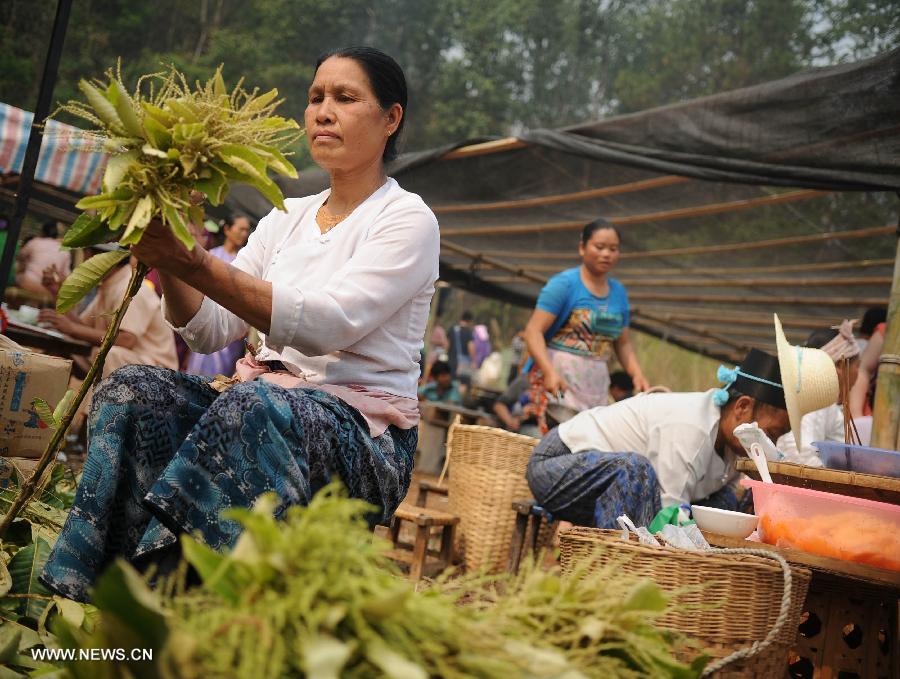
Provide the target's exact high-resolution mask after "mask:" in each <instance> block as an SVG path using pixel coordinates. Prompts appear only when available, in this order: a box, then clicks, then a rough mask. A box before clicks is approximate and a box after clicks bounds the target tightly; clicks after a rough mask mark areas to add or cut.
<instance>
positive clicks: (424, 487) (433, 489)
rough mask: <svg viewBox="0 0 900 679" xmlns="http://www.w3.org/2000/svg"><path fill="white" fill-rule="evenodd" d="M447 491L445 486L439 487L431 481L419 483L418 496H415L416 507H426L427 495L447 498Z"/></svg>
mask: <svg viewBox="0 0 900 679" xmlns="http://www.w3.org/2000/svg"><path fill="white" fill-rule="evenodd" d="M447 491H448V487H447V486H439V485H438V484H436V483H434V482H432V481H419V494H418V495H417V496H416V506H417V507H427V506H428V494H429V493H433V494H435V495H441V496H443V497H447Z"/></svg>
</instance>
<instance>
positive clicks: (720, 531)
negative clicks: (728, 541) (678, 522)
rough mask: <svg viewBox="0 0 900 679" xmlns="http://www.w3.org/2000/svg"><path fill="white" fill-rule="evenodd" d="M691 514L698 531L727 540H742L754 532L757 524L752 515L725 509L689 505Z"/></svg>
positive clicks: (755, 517) (756, 519)
mask: <svg viewBox="0 0 900 679" xmlns="http://www.w3.org/2000/svg"><path fill="white" fill-rule="evenodd" d="M691 514H692V515H693V517H694V521H696V522H697V525H698V526H699V527H700V530H705V531H708V532H710V533H715V534H716V535H724V536H726V537H729V538H739V539H744V538H745V537H747V536H748V535H750V533H752V532H753V531H754V530H756V525H757V524H758V523H759V517H758V516H753V514H743V513H741V512H730V511H728V510H727V509H714V508H713V507H701V506H699V505H691Z"/></svg>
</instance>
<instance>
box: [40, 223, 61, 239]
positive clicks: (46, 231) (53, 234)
mask: <svg viewBox="0 0 900 679" xmlns="http://www.w3.org/2000/svg"><path fill="white" fill-rule="evenodd" d="M41 235H42V236H43V237H44V238H59V224H58V223H57V222H56V221H55V220H54V221H52V222H44V223H43V224H41Z"/></svg>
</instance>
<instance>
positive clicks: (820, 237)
mask: <svg viewBox="0 0 900 679" xmlns="http://www.w3.org/2000/svg"><path fill="white" fill-rule="evenodd" d="M894 231H896V227H895V226H871V227H867V228H865V229H851V230H848V231H834V232H831V233H812V234H807V235H805V236H789V237H787V238H769V239H766V240H759V241H752V242H749V243H748V242H744V243H723V244H721V245H698V246H692V247H684V248H671V249H668V250H646V251H643V252H623V253H622V254H621V255H620V257H619V259H620V260H621V261H627V260H632V259H645V258H651V257H677V256H680V255H706V254H712V253H722V252H737V251H740V250H760V249H767V248H773V249H776V248H783V247H787V246H789V245H807V244H809V243H819V242H822V241H828V240H834V241H842V240H855V239H858V238H873V237H876V236H884V235H887V234H892V233H894ZM447 235H449V234H448V233H447V230H444V231H443V233H442V236H447ZM479 254H480V255H484V256H487V257H518V258H519V259H544V260H547V259H567V260H574V261H578V256H577V254H571V255H570V254H564V253H553V252H545V253H538V252H516V251H515V250H484V251H483V252H481V253H479Z"/></svg>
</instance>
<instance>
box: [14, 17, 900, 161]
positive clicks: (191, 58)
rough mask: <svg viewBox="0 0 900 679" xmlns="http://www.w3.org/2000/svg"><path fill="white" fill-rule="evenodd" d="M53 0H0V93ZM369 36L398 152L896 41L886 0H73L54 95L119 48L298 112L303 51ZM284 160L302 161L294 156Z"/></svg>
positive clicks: (18, 79) (141, 62)
mask: <svg viewBox="0 0 900 679" xmlns="http://www.w3.org/2000/svg"><path fill="white" fill-rule="evenodd" d="M55 6H56V2H55V0H4V1H3V2H0V101H3V102H5V103H9V104H12V105H14V106H19V107H21V108H25V109H30V108H32V107H33V106H34V102H35V101H36V100H37V88H38V84H39V81H40V73H41V69H42V66H43V59H44V56H45V53H46V46H47V40H48V37H49V34H50V26H51V23H52V20H53V14H54V11H55ZM359 43H368V44H374V45H377V46H378V47H381V48H382V49H384V50H386V51H387V52H388V53H390V54H392V55H393V56H395V57H396V58H397V60H398V61H399V62H400V63H401V65H402V66H403V67H404V69H405V71H406V73H407V76H408V79H409V86H410V95H411V96H410V101H411V104H410V111H409V113H410V117H409V126H408V128H407V131H406V133H405V134H406V144H405V148H406V149H407V150H417V149H423V148H432V147H435V146H439V145H442V144H446V143H451V142H459V141H461V140H464V139H471V138H477V137H481V136H489V135H499V136H505V135H509V134H515V133H516V132H517V131H520V130H521V129H523V128H535V127H562V126H566V125H571V124H575V123H579V122H584V121H587V120H592V119H597V118H600V117H602V116H606V115H613V114H617V113H626V112H631V111H636V110H641V109H646V108H651V107H654V106H660V105H663V104H668V103H673V102H677V101H681V100H684V99H689V98H692V97H697V96H702V95H706V94H713V93H715V92H720V91H723V90H727V89H733V88H737V87H745V86H749V85H754V84H758V83H761V82H764V81H767V80H771V79H774V78H778V77H782V76H785V75H787V74H789V73H792V72H794V71H796V70H798V69H801V68H804V67H808V66H812V65H823V64H827V63H835V62H837V61H842V60H849V59H858V58H863V57H866V56H870V55H872V54H875V53H877V52H879V51H883V50H885V49H889V48H891V47H893V46H895V45H897V44H898V43H900V3H898V2H896V0H494V1H493V2H485V1H484V0H443V1H441V2H438V1H436V0H341V1H340V2H335V3H321V2H316V1H314V0H198V1H197V2H190V3H186V2H180V1H179V0H157V1H156V2H152V3H149V2H147V3H135V2H129V1H128V0H74V4H73V10H72V16H71V19H70V27H69V32H68V37H67V39H66V45H65V52H64V55H63V60H62V64H61V66H60V73H59V79H58V84H57V87H56V91H55V93H54V94H55V98H56V99H57V100H66V99H69V98H71V97H73V96H75V95H76V93H77V90H76V87H77V82H78V80H79V79H80V78H82V77H87V76H95V75H99V74H100V72H101V71H102V70H103V68H105V67H106V66H107V65H108V64H109V63H112V62H113V61H114V60H115V59H116V57H119V56H121V57H122V59H123V65H124V69H125V76H126V79H128V78H130V77H132V76H133V75H135V74H136V73H142V72H147V71H150V70H153V69H154V68H156V67H157V66H158V64H159V63H160V62H161V61H162V62H171V63H174V64H175V65H176V66H177V67H178V69H179V70H181V71H183V72H185V73H186V74H187V75H188V76H189V77H192V78H198V79H204V80H205V79H206V78H207V77H209V75H210V74H211V72H212V70H213V69H214V68H215V67H216V66H217V65H218V64H220V63H224V64H225V77H226V79H228V78H229V77H231V75H233V74H236V73H248V74H252V76H253V80H254V82H256V83H258V84H259V86H260V87H261V88H269V87H277V88H278V89H279V91H281V92H283V93H284V94H285V96H286V98H287V102H286V104H285V106H284V109H283V110H284V112H285V115H289V116H292V117H295V118H300V117H301V116H302V113H303V109H304V107H305V106H306V97H305V93H306V89H307V87H308V85H309V82H310V81H311V79H312V69H313V66H314V63H315V58H316V56H317V55H318V54H319V53H320V52H322V51H324V50H325V49H328V48H332V47H336V46H340V45H346V44H359ZM298 150H300V151H301V153H300V154H299V155H298V156H296V157H295V158H294V160H295V162H296V163H297V164H299V165H301V166H302V165H305V164H306V163H307V162H308V157H307V156H306V155H305V153H303V147H299V148H298Z"/></svg>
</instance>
